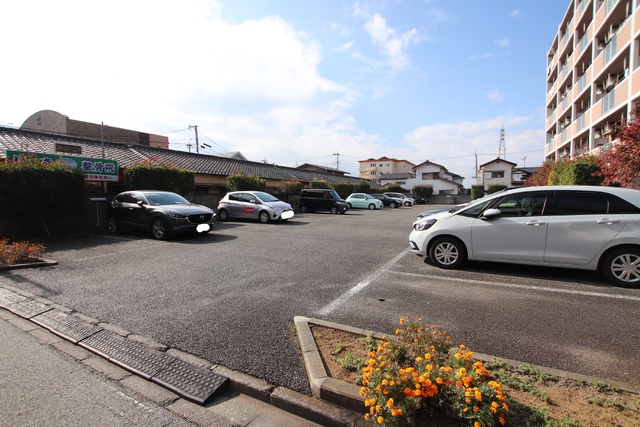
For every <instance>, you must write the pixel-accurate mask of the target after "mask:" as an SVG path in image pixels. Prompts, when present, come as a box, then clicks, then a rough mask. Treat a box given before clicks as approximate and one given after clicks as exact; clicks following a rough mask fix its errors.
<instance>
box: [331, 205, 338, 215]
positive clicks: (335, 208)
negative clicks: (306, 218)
mask: <svg viewBox="0 0 640 427" xmlns="http://www.w3.org/2000/svg"><path fill="white" fill-rule="evenodd" d="M331 213H332V214H337V213H338V208H337V207H335V206H334V207H332V208H331Z"/></svg>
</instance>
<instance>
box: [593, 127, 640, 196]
mask: <svg viewBox="0 0 640 427" xmlns="http://www.w3.org/2000/svg"><path fill="white" fill-rule="evenodd" d="M616 137H617V138H618V142H615V143H613V144H611V145H610V146H608V147H607V148H605V149H604V152H603V153H602V154H601V155H600V158H599V161H598V165H599V166H600V172H599V175H600V176H602V177H603V178H604V182H603V183H604V185H620V186H622V187H630V188H638V189H640V121H639V120H634V121H632V122H630V123H628V124H627V125H626V126H624V127H622V128H620V129H618V130H617V134H616Z"/></svg>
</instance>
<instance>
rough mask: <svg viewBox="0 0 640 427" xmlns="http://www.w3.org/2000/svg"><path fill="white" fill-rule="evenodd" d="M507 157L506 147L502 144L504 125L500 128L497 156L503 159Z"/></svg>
mask: <svg viewBox="0 0 640 427" xmlns="http://www.w3.org/2000/svg"><path fill="white" fill-rule="evenodd" d="M506 157H507V147H506V146H505V144H504V125H502V128H501V129H500V148H499V149H498V158H499V159H504V158H506Z"/></svg>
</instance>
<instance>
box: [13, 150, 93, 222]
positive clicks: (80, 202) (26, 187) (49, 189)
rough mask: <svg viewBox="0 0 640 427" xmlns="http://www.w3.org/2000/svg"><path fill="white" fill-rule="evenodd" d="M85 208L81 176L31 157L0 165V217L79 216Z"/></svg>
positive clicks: (76, 171)
mask: <svg viewBox="0 0 640 427" xmlns="http://www.w3.org/2000/svg"><path fill="white" fill-rule="evenodd" d="M85 204H86V193H85V182H84V174H83V173H82V171H81V170H80V169H69V168H68V167H66V166H64V165H62V164H60V163H43V162H42V161H41V160H40V159H38V158H37V157H35V156H23V157H22V159H21V160H20V161H19V162H13V161H7V162H0V215H3V216H25V217H28V216H32V215H36V216H37V215H54V216H56V215H62V214H66V213H69V212H82V211H83V210H84V207H85Z"/></svg>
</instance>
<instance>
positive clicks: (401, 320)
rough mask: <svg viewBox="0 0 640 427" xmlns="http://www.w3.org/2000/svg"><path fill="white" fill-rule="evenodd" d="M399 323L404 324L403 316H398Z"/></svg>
mask: <svg viewBox="0 0 640 427" xmlns="http://www.w3.org/2000/svg"><path fill="white" fill-rule="evenodd" d="M400 324H401V325H404V317H401V318H400Z"/></svg>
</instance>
